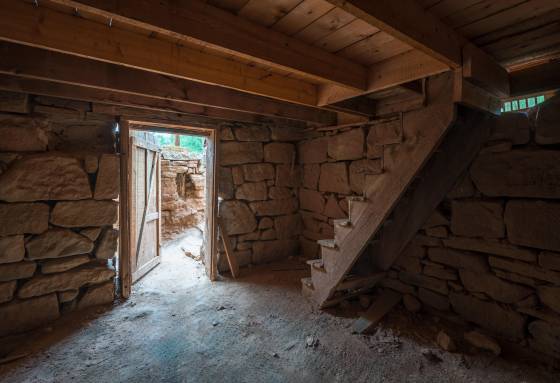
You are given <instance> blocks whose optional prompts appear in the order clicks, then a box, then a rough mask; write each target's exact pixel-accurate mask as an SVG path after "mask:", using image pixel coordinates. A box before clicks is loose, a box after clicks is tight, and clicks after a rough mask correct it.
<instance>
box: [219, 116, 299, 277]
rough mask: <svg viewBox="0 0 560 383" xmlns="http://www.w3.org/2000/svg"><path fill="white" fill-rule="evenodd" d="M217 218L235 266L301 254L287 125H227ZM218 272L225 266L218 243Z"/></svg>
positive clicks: (293, 133)
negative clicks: (226, 233) (224, 233)
mask: <svg viewBox="0 0 560 383" xmlns="http://www.w3.org/2000/svg"><path fill="white" fill-rule="evenodd" d="M220 133H221V134H220V136H221V143H220V155H219V158H220V164H221V168H220V180H219V198H220V206H219V215H220V217H221V219H222V220H223V222H224V225H225V228H226V230H227V232H228V235H229V237H230V240H231V242H232V246H233V249H234V251H235V257H236V258H237V261H238V263H239V264H240V265H241V266H243V265H247V264H251V263H252V264H258V263H265V262H270V261H273V260H277V259H282V258H287V257H290V256H297V255H298V254H299V236H300V233H301V217H300V215H299V212H298V208H299V204H298V198H297V188H298V187H299V185H300V182H301V179H300V166H299V165H298V164H297V158H296V144H295V141H297V140H299V139H300V138H301V131H299V130H298V129H296V128H294V127H291V126H289V125H288V126H283V127H278V126H272V125H267V124H259V125H247V124H244V125H236V124H231V125H230V124H227V125H224V126H223V127H222V128H221V132H220ZM219 249H220V251H221V252H220V254H221V255H220V262H219V268H220V270H225V269H227V268H228V266H227V262H226V260H225V257H224V255H223V247H222V244H221V242H220V244H219Z"/></svg>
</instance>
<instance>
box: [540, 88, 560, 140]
mask: <svg viewBox="0 0 560 383" xmlns="http://www.w3.org/2000/svg"><path fill="white" fill-rule="evenodd" d="M559 110H560V97H558V95H556V96H555V97H552V98H551V99H549V100H547V101H546V102H545V103H544V104H541V105H540V106H539V111H538V118H537V120H536V123H535V125H536V129H535V141H536V142H537V144H541V145H551V144H558V143H560V128H559V126H560V111H559Z"/></svg>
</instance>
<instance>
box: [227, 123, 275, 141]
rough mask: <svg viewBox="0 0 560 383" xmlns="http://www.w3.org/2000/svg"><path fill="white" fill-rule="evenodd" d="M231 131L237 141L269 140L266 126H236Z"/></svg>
mask: <svg viewBox="0 0 560 383" xmlns="http://www.w3.org/2000/svg"><path fill="white" fill-rule="evenodd" d="M233 133H234V134H235V138H237V140H238V141H261V142H266V141H270V131H269V130H268V128H267V127H266V126H250V125H244V126H236V127H234V128H233Z"/></svg>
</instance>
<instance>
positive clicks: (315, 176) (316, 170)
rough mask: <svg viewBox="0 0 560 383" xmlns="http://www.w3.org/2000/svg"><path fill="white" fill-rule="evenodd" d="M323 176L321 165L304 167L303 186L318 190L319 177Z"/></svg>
mask: <svg viewBox="0 0 560 383" xmlns="http://www.w3.org/2000/svg"><path fill="white" fill-rule="evenodd" d="M320 175H321V165H319V164H309V165H305V166H304V167H303V176H302V180H301V184H302V185H303V187H304V188H307V189H311V190H317V186H318V185H319V176H320Z"/></svg>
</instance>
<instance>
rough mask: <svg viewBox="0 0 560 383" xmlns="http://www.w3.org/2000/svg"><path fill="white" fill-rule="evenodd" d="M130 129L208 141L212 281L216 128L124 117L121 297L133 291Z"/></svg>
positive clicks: (212, 267)
mask: <svg viewBox="0 0 560 383" xmlns="http://www.w3.org/2000/svg"><path fill="white" fill-rule="evenodd" d="M130 130H148V131H156V132H163V133H181V134H190V135H196V136H204V137H206V139H207V140H208V149H209V150H212V151H213V155H212V156H210V158H211V159H212V163H211V164H206V174H207V177H208V172H209V171H211V174H210V175H209V176H210V178H209V179H207V180H208V181H210V184H211V193H210V195H211V197H210V200H209V201H206V202H207V206H206V215H207V217H208V220H209V223H208V227H209V228H210V233H207V235H208V236H209V237H208V238H209V246H208V247H209V253H210V255H209V258H210V259H209V260H210V264H209V265H207V266H206V269H207V271H208V277H209V278H210V280H211V281H215V280H216V278H217V275H218V266H217V240H218V179H219V178H218V169H219V166H218V153H219V147H218V146H219V142H220V140H219V130H218V129H214V128H202V127H191V126H187V125H180V124H169V123H164V122H161V123H160V122H154V121H142V120H133V119H123V120H121V121H120V122H119V131H120V134H119V137H120V142H119V146H120V157H121V166H120V170H121V172H120V198H119V202H120V203H119V233H120V238H119V242H120V246H119V265H118V267H119V280H120V291H121V296H122V297H123V298H128V297H130V294H131V290H132V273H131V270H132V264H131V262H132V258H131V256H130V246H131V242H130V241H131V238H130V200H129V198H130V194H129V191H130V182H131V177H130V164H131V159H130V155H131V154H130V152H129V147H130V146H129V144H130Z"/></svg>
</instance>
